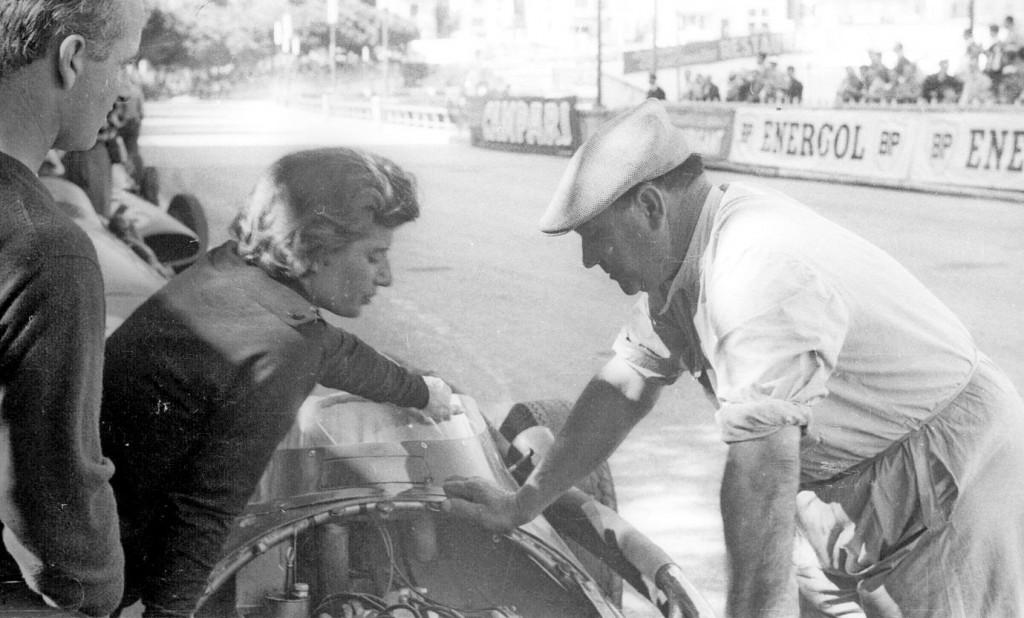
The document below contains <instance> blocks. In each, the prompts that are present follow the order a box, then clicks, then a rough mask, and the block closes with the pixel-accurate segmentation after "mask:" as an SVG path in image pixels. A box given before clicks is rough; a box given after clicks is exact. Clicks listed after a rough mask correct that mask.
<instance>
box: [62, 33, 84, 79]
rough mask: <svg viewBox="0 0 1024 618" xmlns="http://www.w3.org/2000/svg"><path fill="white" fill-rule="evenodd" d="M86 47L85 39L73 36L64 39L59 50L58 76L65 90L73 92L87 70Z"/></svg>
mask: <svg viewBox="0 0 1024 618" xmlns="http://www.w3.org/2000/svg"><path fill="white" fill-rule="evenodd" d="M85 46H86V42H85V37H83V36H82V35H80V34H72V35H70V36H67V37H64V40H63V41H61V42H60V47H58V48H57V75H58V76H59V77H60V85H61V87H62V88H64V89H65V90H71V89H72V88H73V87H74V86H75V82H76V81H77V80H78V78H79V77H81V75H82V70H83V69H84V68H85V53H86V52H85Z"/></svg>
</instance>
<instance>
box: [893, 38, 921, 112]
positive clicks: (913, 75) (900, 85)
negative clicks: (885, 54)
mask: <svg viewBox="0 0 1024 618" xmlns="http://www.w3.org/2000/svg"><path fill="white" fill-rule="evenodd" d="M893 51H895V52H896V64H895V65H894V66H893V68H892V73H891V76H892V80H893V81H892V91H891V96H892V98H893V100H895V101H896V102H897V103H915V102H916V101H917V99H918V97H919V96H920V95H921V78H920V72H919V71H918V69H917V64H915V63H914V62H913V61H911V60H910V59H909V58H907V57H906V56H905V55H904V54H903V44H902V43H897V44H896V47H895V48H894V49H893Z"/></svg>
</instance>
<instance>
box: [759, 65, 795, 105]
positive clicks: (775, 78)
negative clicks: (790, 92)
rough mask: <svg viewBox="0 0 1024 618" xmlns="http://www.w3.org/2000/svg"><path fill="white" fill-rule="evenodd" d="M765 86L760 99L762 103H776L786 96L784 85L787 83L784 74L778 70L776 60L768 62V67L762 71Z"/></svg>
mask: <svg viewBox="0 0 1024 618" xmlns="http://www.w3.org/2000/svg"><path fill="white" fill-rule="evenodd" d="M764 81H765V88H764V91H763V95H762V97H761V101H762V102H764V103H776V102H779V101H783V100H784V98H785V96H786V87H787V86H788V85H789V84H788V81H787V79H786V74H785V73H783V72H782V71H780V70H779V63H778V61H776V60H770V61H769V62H768V68H767V69H766V70H765V73H764Z"/></svg>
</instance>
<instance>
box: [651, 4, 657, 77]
mask: <svg viewBox="0 0 1024 618" xmlns="http://www.w3.org/2000/svg"><path fill="white" fill-rule="evenodd" d="M651 35H652V36H651V73H652V74H653V75H657V74H658V0H654V15H653V17H652V18H651Z"/></svg>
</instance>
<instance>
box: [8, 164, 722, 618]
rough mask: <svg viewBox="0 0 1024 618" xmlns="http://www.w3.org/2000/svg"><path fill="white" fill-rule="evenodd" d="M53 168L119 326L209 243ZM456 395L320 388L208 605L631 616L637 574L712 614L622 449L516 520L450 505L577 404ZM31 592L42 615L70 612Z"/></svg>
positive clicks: (220, 610) (546, 440)
mask: <svg viewBox="0 0 1024 618" xmlns="http://www.w3.org/2000/svg"><path fill="white" fill-rule="evenodd" d="M45 182H46V183H47V186H48V187H49V188H50V190H51V192H53V194H54V196H55V198H56V199H57V201H58V202H59V203H60V204H62V205H63V206H64V207H65V208H66V209H68V212H69V214H70V215H71V216H72V218H73V219H74V220H75V221H76V222H78V224H79V225H80V226H81V227H82V228H83V229H84V230H85V231H86V232H87V233H88V234H89V237H90V238H91V239H92V241H93V243H94V244H95V245H96V249H97V253H98V254H99V257H100V267H101V269H102V271H103V275H104V282H105V285H106V294H107V306H108V320H107V328H108V330H107V332H108V334H109V333H110V332H112V331H113V329H114V328H116V326H117V325H118V324H120V323H121V322H122V321H123V320H124V318H126V317H127V316H128V315H129V314H130V313H131V312H132V311H133V310H134V309H135V307H137V306H138V305H139V304H141V303H142V302H143V301H144V300H145V299H146V298H148V296H149V295H151V294H152V293H154V292H155V291H156V290H158V289H159V288H160V286H162V285H163V284H164V283H165V282H166V281H167V277H168V276H173V271H175V270H177V269H178V267H180V266H181V265H182V264H185V265H186V266H187V263H189V260H192V261H194V260H195V259H197V258H198V257H199V256H200V255H201V253H198V252H199V251H200V250H203V249H205V239H204V238H201V237H200V234H198V233H197V231H196V230H195V229H192V228H189V227H188V226H186V225H184V223H183V222H182V221H178V220H177V219H175V218H174V217H171V216H170V215H167V214H166V212H164V211H163V210H161V209H159V208H154V207H153V205H152V204H148V203H133V202H132V200H131V198H130V197H129V198H128V201H129V204H128V209H127V210H128V213H129V214H130V215H131V214H132V213H134V215H132V216H134V217H135V219H134V220H133V226H135V227H136V228H137V229H136V232H138V233H136V234H134V235H130V236H127V237H126V236H125V235H124V234H119V233H117V232H116V229H114V230H113V231H112V228H116V225H114V226H112V225H111V221H109V220H103V219H102V218H101V217H99V216H98V215H96V213H95V211H94V210H93V209H92V208H91V206H90V205H89V203H88V198H86V197H85V196H84V194H79V193H80V192H78V191H75V189H76V187H74V186H68V184H67V183H65V182H62V181H59V180H58V179H48V180H46V181H45ZM83 200H84V201H83ZM195 205H196V204H195V203H191V204H188V205H187V206H188V207H189V208H192V207H194V206H195ZM168 219H169V220H168ZM140 243H141V246H140ZM189 248H190V250H191V251H192V253H189V252H188V251H187V250H186V249H189ZM165 259H167V260H168V262H170V264H171V266H172V267H170V268H168V267H167V266H168V264H167V263H165V262H164V261H163V260H165ZM178 259H184V262H179V261H176V260H178ZM154 260H155V261H156V263H154ZM455 397H456V398H457V399H458V401H457V402H455V403H457V404H458V405H457V406H456V407H457V408H460V409H462V410H464V411H463V412H461V413H459V414H456V415H455V416H453V417H452V418H451V420H448V421H444V422H441V423H436V424H426V423H424V422H421V421H420V420H419V419H420V416H419V415H418V414H415V413H414V412H413V411H410V410H405V409H402V408H398V407H395V406H392V405H390V404H380V403H373V402H369V401H366V400H362V399H359V398H357V397H354V396H352V395H349V394H347V393H344V392H339V391H332V390H328V389H324V388H318V390H317V391H315V392H314V393H313V395H311V396H310V397H309V398H308V399H307V401H306V402H305V403H304V405H303V406H302V408H301V410H300V412H299V415H298V418H297V420H296V423H295V424H294V426H293V428H292V431H291V432H290V434H289V435H288V436H287V437H286V438H285V439H284V440H283V441H282V442H281V444H280V445H279V446H278V449H277V451H276V453H275V455H274V456H273V458H272V461H271V463H270V464H269V466H268V467H267V469H266V471H265V473H264V475H263V478H262V480H261V482H260V483H259V485H258V488H257V490H256V491H255V492H254V494H253V496H252V497H251V499H250V501H249V504H248V506H247V508H246V509H245V511H244V512H243V514H242V515H241V516H239V517H238V518H237V520H236V521H235V524H234V526H233V529H232V532H231V534H230V536H229V538H228V540H227V542H226V544H225V547H224V551H223V556H222V558H221V560H220V561H219V563H218V564H217V565H216V567H215V569H214V570H213V572H212V573H211V575H210V577H209V580H208V583H207V587H206V591H205V594H204V596H203V598H202V599H201V601H200V608H199V610H198V612H197V616H200V617H235V618H243V617H244V618H354V617H359V618H384V617H388V616H391V617H403V618H456V617H461V618H483V617H488V618H498V617H518V616H521V617H538V618H546V617H563V616H564V617H573V616H581V617H583V616H599V617H617V616H625V615H627V614H626V613H624V612H625V611H626V610H623V608H622V600H623V582H626V583H628V584H629V586H630V587H631V588H632V589H633V590H635V591H636V592H637V593H638V594H637V595H634V596H635V597H636V598H639V599H641V602H640V605H641V606H642V607H630V608H628V610H629V613H628V615H630V616H638V615H650V616H659V615H666V616H671V617H673V618H675V617H707V616H712V615H713V612H712V610H711V609H710V606H709V605H708V603H707V602H706V601H705V600H704V599H703V597H702V596H701V595H700V593H699V591H698V590H697V589H696V588H695V587H694V586H693V585H692V584H691V583H690V582H689V581H688V580H687V579H686V577H685V576H684V575H683V573H682V572H681V570H680V569H679V568H678V567H677V566H676V565H674V564H673V562H672V560H671V558H670V557H669V556H668V555H667V554H666V553H665V552H664V551H663V550H661V549H660V548H659V547H658V546H657V545H655V544H654V543H653V542H652V541H650V540H649V539H648V538H647V537H646V536H644V535H643V534H641V533H640V532H639V531H637V530H636V529H635V528H633V527H632V526H631V525H629V524H628V523H627V522H626V521H624V520H623V519H622V518H621V517H620V516H619V515H618V513H617V512H616V510H615V507H616V502H615V491H614V483H613V481H612V478H611V473H610V470H609V468H608V465H607V463H605V464H603V465H602V466H601V467H600V468H598V470H596V471H595V472H594V473H592V474H591V475H590V477H588V478H587V479H585V480H584V482H582V483H581V484H580V485H579V486H578V487H576V488H574V489H572V490H570V491H569V492H567V493H566V494H565V495H564V496H563V497H562V498H561V499H560V500H559V501H558V502H556V503H555V504H554V505H552V506H551V507H550V508H549V509H547V510H546V511H545V513H544V514H543V516H541V517H538V518H537V519H535V520H534V521H531V522H529V523H528V524H526V525H523V526H521V527H519V528H518V529H516V530H513V531H512V532H509V533H506V534H495V533H491V532H488V531H486V530H484V529H482V528H478V527H476V526H475V525H473V524H470V523H468V522H465V521H462V520H458V519H456V518H454V517H452V516H450V515H448V514H447V513H446V512H444V511H443V510H442V508H441V505H442V503H443V502H444V499H445V496H444V492H443V490H442V489H441V483H442V482H443V481H444V480H445V479H446V478H448V477H450V476H453V475H458V476H478V477H483V478H486V479H489V480H491V481H492V482H494V483H497V484H498V485H500V486H502V487H505V488H508V489H514V488H515V487H516V486H517V484H519V483H521V482H523V481H524V480H525V479H526V478H527V477H528V476H529V474H530V472H531V471H532V469H533V468H534V467H535V466H536V464H537V463H538V462H539V461H540V459H541V458H542V457H543V456H544V454H545V453H546V452H547V450H548V449H549V448H550V446H551V444H552V443H553V442H554V435H555V433H557V431H558V430H559V428H560V427H561V425H562V424H563V423H564V421H565V418H566V417H567V415H568V412H569V409H570V405H569V404H568V403H567V402H565V401H560V400H544V401H531V402H523V403H519V404H516V405H515V406H513V407H512V408H511V409H507V410H492V409H489V408H488V407H487V406H482V405H480V404H479V403H478V402H477V401H476V399H475V398H473V397H472V396H470V395H469V394H465V393H461V394H458V395H456V396H455ZM0 597H2V598H0V601H2V602H0V616H22V615H26V614H25V611H27V610H25V609H24V607H29V606H30V605H28V603H30V600H25V599H24V598H22V597H18V596H17V595H14V594H4V591H3V589H0ZM631 598H633V597H631ZM19 599H20V600H19ZM19 603H26V605H24V606H23V607H22V606H19V605H18V604H19ZM19 607H22V608H21V609H19ZM32 607H34V608H35V609H34V610H32V614H31V615H34V616H59V615H64V614H60V613H58V612H46V611H45V610H42V611H41V610H40V609H39V608H38V607H37V606H32ZM138 610H139V608H138V607H137V606H136V607H133V608H129V609H128V610H126V611H125V612H124V613H123V614H122V618H134V617H135V616H138V615H139V614H138Z"/></svg>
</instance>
